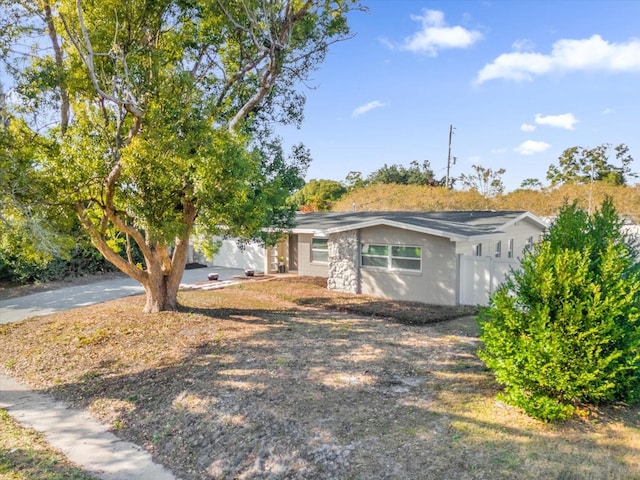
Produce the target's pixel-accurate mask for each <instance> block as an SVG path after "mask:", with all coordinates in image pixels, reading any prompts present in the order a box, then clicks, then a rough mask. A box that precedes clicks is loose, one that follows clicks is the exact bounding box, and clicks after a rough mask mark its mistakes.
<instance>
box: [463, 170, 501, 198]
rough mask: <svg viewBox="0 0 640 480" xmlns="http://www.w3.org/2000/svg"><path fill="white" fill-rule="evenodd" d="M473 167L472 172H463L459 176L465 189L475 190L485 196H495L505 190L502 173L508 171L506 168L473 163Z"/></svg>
mask: <svg viewBox="0 0 640 480" xmlns="http://www.w3.org/2000/svg"><path fill="white" fill-rule="evenodd" d="M472 168H473V172H472V173H469V174H465V173H463V174H462V175H460V176H459V177H458V180H460V183H461V184H462V188H463V189H466V190H475V191H476V192H478V193H479V194H480V195H482V196H483V197H485V198H489V197H494V196H496V195H500V194H502V193H503V192H504V183H503V182H502V175H504V173H505V172H506V170H505V169H504V168H500V169H498V170H493V169H491V168H485V167H483V166H481V165H472Z"/></svg>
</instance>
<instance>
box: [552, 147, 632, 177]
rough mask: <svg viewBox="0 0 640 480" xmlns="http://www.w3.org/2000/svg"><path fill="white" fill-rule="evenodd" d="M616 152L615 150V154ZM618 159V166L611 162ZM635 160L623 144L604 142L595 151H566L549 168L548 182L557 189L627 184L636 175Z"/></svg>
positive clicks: (585, 149)
mask: <svg viewBox="0 0 640 480" xmlns="http://www.w3.org/2000/svg"><path fill="white" fill-rule="evenodd" d="M612 150H613V151H612ZM611 157H615V160H616V163H618V164H619V166H616V165H615V164H614V163H613V162H612V161H611V160H610V158H611ZM631 163H633V158H632V157H631V155H630V154H629V147H627V146H626V145H625V144H623V143H621V144H619V145H617V146H616V147H612V145H610V144H607V143H604V144H602V145H598V146H597V147H594V148H585V147H571V148H567V149H566V150H565V151H564V152H562V154H561V155H560V157H559V158H558V165H550V166H549V169H548V170H547V180H549V181H551V185H552V186H555V185H558V184H562V183H582V184H586V183H592V182H605V183H609V184H611V185H626V184H627V183H628V181H629V179H630V178H631V177H635V176H636V174H634V173H632V172H631Z"/></svg>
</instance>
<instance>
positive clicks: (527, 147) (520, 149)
mask: <svg viewBox="0 0 640 480" xmlns="http://www.w3.org/2000/svg"><path fill="white" fill-rule="evenodd" d="M550 146H551V145H549V144H548V143H546V142H538V141H536V140H527V141H526V142H523V143H521V144H520V145H518V146H517V147H516V148H514V149H513V151H514V152H517V153H519V154H520V155H533V154H534V153H540V152H544V151H545V150H547V149H548V148H549V147H550Z"/></svg>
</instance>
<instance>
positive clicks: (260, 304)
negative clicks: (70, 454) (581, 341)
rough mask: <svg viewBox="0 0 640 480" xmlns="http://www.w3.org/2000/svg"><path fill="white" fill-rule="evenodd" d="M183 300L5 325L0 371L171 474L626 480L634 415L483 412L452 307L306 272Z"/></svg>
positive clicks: (489, 406)
mask: <svg viewBox="0 0 640 480" xmlns="http://www.w3.org/2000/svg"><path fill="white" fill-rule="evenodd" d="M180 301H181V303H182V304H183V305H185V307H184V308H183V309H182V311H180V312H178V313H162V314H157V315H142V314H140V313H139V312H140V311H141V309H142V305H143V299H142V298H141V297H129V298H125V299H121V300H117V301H112V302H108V303H104V304H101V305H95V306H91V307H88V308H83V309H79V310H74V311H70V312H66V313H62V314H56V315H51V316H47V317H42V318H36V319H31V320H28V321H25V322H22V323H19V324H15V325H10V326H4V327H1V329H0V369H4V370H5V371H6V372H7V373H8V374H10V375H12V376H15V377H16V378H18V379H21V380H23V381H27V382H28V383H30V384H31V385H32V386H33V387H34V388H37V389H39V390H41V391H44V392H46V393H50V394H52V395H55V396H56V397H58V398H61V399H64V400H67V401H69V402H71V403H73V404H74V405H76V406H80V407H83V408H86V409H88V410H89V411H91V412H92V414H93V415H95V416H96V417H97V418H99V419H100V420H102V421H104V422H106V423H108V424H110V425H111V426H112V429H113V430H114V431H115V432H116V434H117V435H119V436H121V437H123V438H125V439H127V440H130V441H133V442H135V443H138V444H140V445H142V446H144V447H145V448H146V449H147V450H149V451H150V452H151V453H152V454H153V456H154V458H155V460H156V461H158V462H160V463H162V464H164V465H166V466H167V467H168V468H170V469H171V470H172V471H173V472H174V473H175V474H176V475H177V476H179V477H180V478H182V479H185V480H191V479H193V480H196V479H197V480H202V479H208V478H212V479H214V478H215V479H224V478H228V479H232V478H233V479H236V478H237V479H460V480H461V479H492V480H494V479H594V480H595V479H597V480H601V479H634V478H635V479H640V407H638V406H634V407H623V406H614V407H608V408H606V409H601V410H598V411H592V412H591V413H590V415H588V416H586V417H585V418H582V419H578V420H575V421H572V422H567V423H563V424H559V425H548V424H543V423H540V422H538V421H534V420H532V419H530V418H528V417H526V416H524V415H523V414H522V413H521V412H520V411H518V410H517V409H515V408H512V407H509V406H506V405H503V404H501V403H499V402H497V401H496V400H495V398H494V397H495V394H496V392H497V391H498V388H499V387H498V386H497V385H496V383H495V382H494V381H493V378H492V375H491V373H490V372H489V371H487V370H486V369H485V368H484V366H483V364H482V363H481V362H480V361H479V359H478V357H477V356H476V350H477V348H478V346H479V343H478V337H477V335H478V331H477V326H476V323H475V320H474V318H473V317H472V316H469V313H470V312H469V311H465V310H464V309H456V308H439V307H429V306H425V305H420V304H403V303H399V302H384V301H380V300H379V299H372V298H369V297H365V296H352V295H344V294H335V293H331V292H328V291H326V289H325V288H323V287H322V286H321V285H318V284H317V283H316V282H314V281H307V279H303V278H298V279H296V278H292V279H289V280H271V281H262V282H259V281H247V282H245V283H243V284H242V285H239V286H236V287H231V288H226V289H224V290H215V291H208V292H202V291H191V292H181V293H180ZM465 314H466V315H465ZM461 315H463V316H461ZM0 448H2V447H0Z"/></svg>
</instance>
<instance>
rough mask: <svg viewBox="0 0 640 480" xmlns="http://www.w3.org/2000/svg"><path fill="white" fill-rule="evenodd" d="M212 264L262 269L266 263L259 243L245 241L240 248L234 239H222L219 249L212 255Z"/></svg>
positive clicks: (263, 249) (262, 248)
mask: <svg viewBox="0 0 640 480" xmlns="http://www.w3.org/2000/svg"><path fill="white" fill-rule="evenodd" d="M213 265H214V266H218V267H228V268H242V269H251V270H255V271H264V269H265V265H266V252H265V248H264V247H263V246H262V245H260V244H259V243H253V242H251V243H245V244H244V245H243V248H240V246H239V244H238V242H237V241H236V240H234V239H226V240H223V241H222V245H221V246H220V250H218V252H217V253H216V254H215V255H214V256H213Z"/></svg>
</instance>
